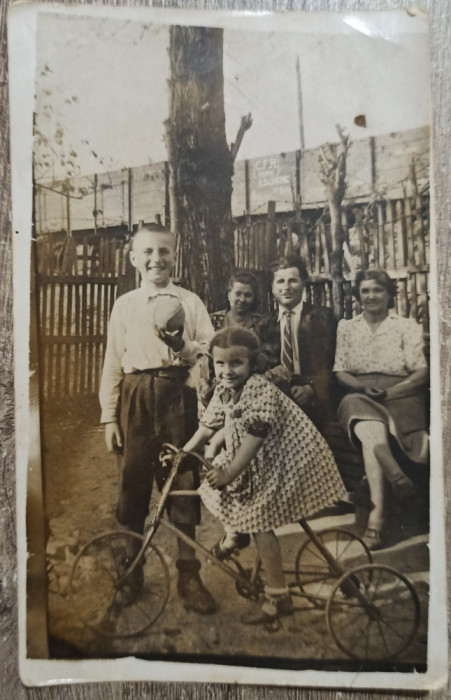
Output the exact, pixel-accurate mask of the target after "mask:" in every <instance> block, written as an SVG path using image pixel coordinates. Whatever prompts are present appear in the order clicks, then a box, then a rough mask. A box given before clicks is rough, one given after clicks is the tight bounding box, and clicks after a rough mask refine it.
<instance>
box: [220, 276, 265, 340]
mask: <svg viewBox="0 0 451 700" xmlns="http://www.w3.org/2000/svg"><path fill="white" fill-rule="evenodd" d="M227 290H228V291H227V298H228V301H229V305H230V309H229V310H228V311H226V310H224V311H217V312H216V313H214V314H212V321H213V325H214V327H215V330H220V329H221V328H231V327H232V326H241V327H242V328H247V329H248V330H254V328H255V325H256V323H257V322H258V320H259V319H260V315H259V314H258V313H257V309H258V308H259V306H260V292H259V285H258V279H257V277H256V276H255V275H254V274H253V273H252V272H250V271H249V270H235V272H233V273H232V275H231V277H230V279H229V282H228V285H227Z"/></svg>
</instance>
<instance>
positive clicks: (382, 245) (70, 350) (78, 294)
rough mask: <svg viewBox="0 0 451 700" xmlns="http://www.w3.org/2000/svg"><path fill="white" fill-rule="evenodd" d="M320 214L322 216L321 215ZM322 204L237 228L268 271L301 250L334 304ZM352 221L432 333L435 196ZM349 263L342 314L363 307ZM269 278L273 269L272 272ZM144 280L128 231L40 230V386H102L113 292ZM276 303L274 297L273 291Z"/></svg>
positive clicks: (242, 252) (358, 247)
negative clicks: (314, 209) (431, 235)
mask: <svg viewBox="0 0 451 700" xmlns="http://www.w3.org/2000/svg"><path fill="white" fill-rule="evenodd" d="M315 217H316V219H317V220H316V221H315ZM324 221H325V217H323V218H321V217H320V212H317V213H315V216H314V217H312V215H310V218H306V217H304V214H302V216H300V213H299V212H293V213H292V214H291V215H290V216H286V215H285V216H283V217H279V216H276V213H275V206H274V203H273V202H270V203H269V204H268V212H267V215H266V216H265V217H264V218H261V219H257V220H250V219H244V220H243V222H240V223H238V224H237V226H236V229H235V266H236V267H237V268H244V269H251V270H255V271H257V272H258V273H260V274H261V276H262V277H264V278H265V274H264V271H266V270H267V268H268V265H269V262H270V261H271V260H273V259H274V258H275V257H276V256H277V255H281V254H286V253H290V252H298V253H299V254H300V255H301V257H303V258H304V260H305V262H306V265H307V269H308V272H309V275H310V277H309V281H308V283H307V295H308V298H309V299H310V300H311V301H313V302H314V303H317V304H321V305H326V306H331V305H332V277H331V273H330V262H329V261H330V252H331V242H330V232H329V231H328V227H327V225H326V224H325V223H324ZM351 223H352V224H353V225H352V226H349V221H344V225H345V232H346V236H347V238H348V240H349V242H350V243H349V246H348V251H349V255H348V259H349V260H348V261H349V262H350V265H351V267H352V265H353V264H354V265H355V266H359V265H360V266H368V265H370V266H374V267H383V268H384V269H386V270H387V271H388V273H389V274H390V276H391V277H392V279H394V280H396V282H397V296H396V310H397V312H398V313H400V314H401V315H403V316H412V317H413V318H415V319H416V320H418V321H419V322H420V323H422V325H423V330H424V334H425V337H426V339H427V337H428V333H429V304H428V301H429V202H428V199H427V197H417V198H414V199H409V198H407V199H404V200H396V201H386V202H376V203H375V204H374V205H372V207H371V208H370V209H369V208H368V206H367V207H366V208H363V207H360V208H358V207H356V208H355V211H354V220H353V221H352V222H351ZM354 274H355V269H350V270H349V274H347V275H346V276H345V279H344V281H343V291H344V315H345V317H346V318H351V317H352V316H353V315H355V314H356V313H358V312H359V307H358V304H357V303H356V301H355V299H354V298H353V296H352V278H353V275H354ZM265 279H266V278H265ZM137 283H138V278H137V274H136V271H135V269H134V268H133V267H132V266H131V264H130V261H129V256H128V253H127V245H126V240H125V235H124V232H123V231H122V230H114V231H112V232H109V231H103V232H101V233H97V234H96V235H94V234H90V235H87V234H84V235H78V234H77V233H76V232H75V233H73V234H72V235H71V237H67V235H66V234H65V233H52V234H46V235H43V236H40V237H39V238H38V241H37V243H36V284H37V303H38V309H37V315H38V329H39V353H40V355H39V365H40V381H41V393H42V394H43V396H45V397H56V396H65V397H74V396H79V395H86V394H94V393H96V392H97V391H98V389H99V383H100V377H101V371H102V365H103V358H104V353H105V346H106V337H107V328H108V319H109V316H110V313H111V309H112V307H113V304H114V301H115V299H116V298H117V296H119V295H120V294H122V293H124V292H125V291H127V290H129V289H132V288H134V287H135V286H136V285H137ZM266 301H267V302H268V303H269V298H267V300H266Z"/></svg>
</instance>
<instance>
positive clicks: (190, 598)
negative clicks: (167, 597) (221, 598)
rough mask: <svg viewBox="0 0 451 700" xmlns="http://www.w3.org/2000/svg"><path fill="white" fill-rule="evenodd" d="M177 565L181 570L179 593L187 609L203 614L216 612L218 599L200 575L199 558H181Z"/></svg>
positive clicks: (178, 582)
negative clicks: (206, 586)
mask: <svg viewBox="0 0 451 700" xmlns="http://www.w3.org/2000/svg"><path fill="white" fill-rule="evenodd" d="M176 566H177V569H178V570H179V577H178V580H177V593H178V595H179V598H180V599H181V602H182V605H183V607H184V608H185V610H194V612H197V613H200V614H201V615H211V613H214V612H215V611H216V610H217V605H216V601H215V599H214V598H213V596H212V594H211V593H210V591H209V590H208V589H207V588H205V586H204V584H203V583H202V579H201V578H200V576H199V569H200V562H199V561H198V560H197V559H193V560H183V559H179V560H178V561H177V562H176Z"/></svg>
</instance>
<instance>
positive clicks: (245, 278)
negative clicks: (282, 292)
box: [227, 270, 260, 311]
mask: <svg viewBox="0 0 451 700" xmlns="http://www.w3.org/2000/svg"><path fill="white" fill-rule="evenodd" d="M235 282H238V283H239V284H248V285H249V287H251V288H252V292H253V294H254V300H253V302H252V305H251V307H250V311H257V309H258V307H259V306H260V287H259V284H258V279H257V277H256V276H255V275H254V273H253V272H249V271H248V270H235V271H234V272H233V273H232V274H231V275H230V277H229V281H228V284H227V291H228V292H231V291H232V288H233V285H234V284H235Z"/></svg>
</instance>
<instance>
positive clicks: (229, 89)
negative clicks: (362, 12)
mask: <svg viewBox="0 0 451 700" xmlns="http://www.w3.org/2000/svg"><path fill="white" fill-rule="evenodd" d="M293 27H294V30H291V29H289V30H288V31H287V30H285V31H284V32H283V33H280V32H279V31H255V30H254V31H247V30H246V31H244V30H241V29H225V31H224V97H225V113H226V133H227V139H228V141H229V143H230V142H232V141H233V140H234V139H235V135H236V132H237V130H238V127H239V124H240V119H241V116H242V115H244V114H247V113H249V112H251V113H252V117H253V125H252V128H251V129H250V130H249V131H248V132H247V133H246V135H245V137H244V141H243V144H242V146H241V148H240V152H239V154H238V159H239V160H241V159H245V158H254V157H260V156H263V155H270V154H274V153H280V152H289V151H294V150H296V149H298V148H299V147H300V127H299V101H298V89H297V75H296V68H295V66H296V60H297V58H298V59H299V62H300V67H301V86H302V89H301V93H302V111H303V127H304V141H305V147H306V148H313V147H316V146H318V145H320V144H322V143H325V142H327V141H336V140H337V133H336V128H335V125H336V124H340V125H341V126H342V127H345V128H346V129H347V130H348V131H349V133H350V135H351V138H352V139H354V140H355V139H359V138H367V137H369V136H371V135H377V134H382V133H389V132H392V131H402V130H407V129H411V128H415V127H419V126H424V125H426V124H428V123H429V121H430V113H429V110H430V106H429V61H428V51H429V49H428V38H427V34H426V33H425V32H424V30H423V25H422V26H421V27H420V31H416V30H415V31H409V32H406V33H403V34H397V33H396V30H395V32H392V33H391V35H390V36H388V35H387V34H386V35H382V33H381V32H376V35H375V36H368V34H369V32H368V30H367V28H366V29H365V28H364V31H362V29H361V27H359V26H356V23H355V22H354V24H353V22H351V21H350V22H349V23H348V26H347V28H346V31H345V32H342V33H336V32H335V31H334V33H321V34H320V33H317V32H315V33H305V31H304V32H300V31H298V30H297V27H296V24H295V22H293ZM168 36H169V33H168V27H167V25H157V24H149V23H147V24H145V23H143V22H142V21H130V20H122V19H120V20H118V19H110V18H106V17H83V16H75V17H74V16H70V17H68V16H65V15H58V14H53V13H49V14H45V13H43V14H41V15H40V16H39V22H38V33H37V71H36V113H37V116H36V128H37V139H38V140H37V145H36V155H35V160H36V163H37V167H36V177H37V179H38V180H40V181H42V182H44V181H45V180H49V179H51V178H53V177H55V178H62V177H66V176H67V175H68V174H82V175H83V174H92V173H95V172H98V173H100V172H105V171H108V170H117V169H120V168H124V167H133V166H139V165H146V164H148V163H154V162H160V161H163V160H165V159H166V157H167V156H166V149H165V144H164V127H163V122H164V120H165V119H166V118H167V116H168V78H169V60H168V50H167V47H168ZM360 114H364V115H365V116H366V124H367V127H366V128H362V127H358V126H356V125H355V124H354V118H355V117H356V116H357V115H360Z"/></svg>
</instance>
